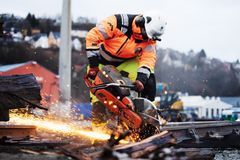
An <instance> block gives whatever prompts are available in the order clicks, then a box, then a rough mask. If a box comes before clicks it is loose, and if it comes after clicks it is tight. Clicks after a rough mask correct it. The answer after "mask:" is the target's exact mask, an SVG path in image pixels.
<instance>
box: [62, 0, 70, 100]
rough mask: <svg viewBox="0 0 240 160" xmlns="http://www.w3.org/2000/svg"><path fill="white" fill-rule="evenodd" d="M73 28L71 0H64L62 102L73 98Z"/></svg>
mask: <svg viewBox="0 0 240 160" xmlns="http://www.w3.org/2000/svg"><path fill="white" fill-rule="evenodd" d="M71 29H72V20H71V0H63V6H62V19H61V42H60V57H59V87H60V96H61V97H60V102H62V103H66V102H70V99H71V57H72V53H71V50H72V44H71Z"/></svg>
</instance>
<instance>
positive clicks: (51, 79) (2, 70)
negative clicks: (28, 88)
mask: <svg viewBox="0 0 240 160" xmlns="http://www.w3.org/2000/svg"><path fill="white" fill-rule="evenodd" d="M29 73H32V74H33V75H34V76H35V77H36V79H37V81H38V83H39V84H40V87H41V96H42V101H41V104H42V105H43V106H50V105H51V104H54V103H56V102H57V101H58V100H59V83H58V81H59V78H58V76H57V75H56V74H54V73H53V72H51V71H49V70H48V69H46V68H44V67H43V66H41V65H39V64H38V63H37V62H35V61H29V62H26V63H19V64H11V65H3V66H0V76H1V75H21V74H29Z"/></svg>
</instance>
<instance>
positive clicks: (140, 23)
mask: <svg viewBox="0 0 240 160" xmlns="http://www.w3.org/2000/svg"><path fill="white" fill-rule="evenodd" d="M135 24H136V26H137V27H141V28H142V27H144V24H145V18H144V17H143V16H138V17H136V20H135Z"/></svg>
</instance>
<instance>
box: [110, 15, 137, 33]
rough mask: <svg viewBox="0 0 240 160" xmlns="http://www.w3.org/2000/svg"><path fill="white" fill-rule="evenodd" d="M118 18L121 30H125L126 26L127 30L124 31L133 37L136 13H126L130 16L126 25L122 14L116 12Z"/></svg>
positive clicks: (118, 26) (118, 25)
mask: <svg viewBox="0 0 240 160" xmlns="http://www.w3.org/2000/svg"><path fill="white" fill-rule="evenodd" d="M114 16H115V17H116V18H117V28H118V29H119V30H120V31H123V28H125V29H126V30H127V31H126V32H125V33H124V34H125V35H126V36H127V37H128V38H130V37H131V35H132V23H133V20H134V18H135V17H136V16H137V15H134V14H126V16H127V17H128V25H127V26H126V25H124V22H123V21H122V19H123V18H122V15H121V14H116V15H114Z"/></svg>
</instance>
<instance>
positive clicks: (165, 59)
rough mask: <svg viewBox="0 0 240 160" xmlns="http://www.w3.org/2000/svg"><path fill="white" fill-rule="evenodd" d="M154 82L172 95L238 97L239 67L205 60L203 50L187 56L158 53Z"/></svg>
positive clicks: (192, 52)
mask: <svg viewBox="0 0 240 160" xmlns="http://www.w3.org/2000/svg"><path fill="white" fill-rule="evenodd" d="M158 54H159V57H158V60H157V61H158V62H157V66H156V71H155V72H156V77H157V81H161V82H167V83H168V84H169V85H170V88H171V89H172V90H175V91H181V92H188V93H189V94H194V95H196V94H198V95H203V96H207V95H208V96H240V64H239V61H236V63H229V62H222V61H220V60H219V59H215V58H213V59H209V58H208V57H207V55H206V53H205V51H204V50H201V51H200V52H194V51H190V52H189V53H187V54H184V53H180V52H178V51H176V50H172V49H159V50H158Z"/></svg>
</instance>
